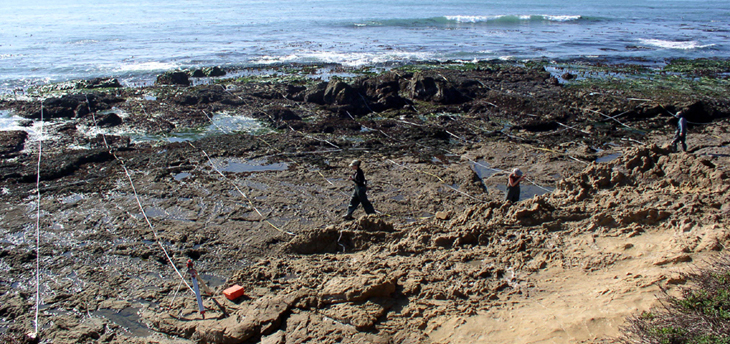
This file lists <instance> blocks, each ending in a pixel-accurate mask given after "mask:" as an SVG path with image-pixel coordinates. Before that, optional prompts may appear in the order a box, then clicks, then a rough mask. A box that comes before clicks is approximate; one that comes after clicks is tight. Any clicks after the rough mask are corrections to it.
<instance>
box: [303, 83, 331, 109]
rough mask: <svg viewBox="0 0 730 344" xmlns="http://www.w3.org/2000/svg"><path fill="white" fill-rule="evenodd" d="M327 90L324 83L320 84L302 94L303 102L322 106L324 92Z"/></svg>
mask: <svg viewBox="0 0 730 344" xmlns="http://www.w3.org/2000/svg"><path fill="white" fill-rule="evenodd" d="M326 89H327V83H326V82H320V83H318V84H316V85H314V86H312V87H310V88H307V90H306V91H305V92H304V101H305V102H308V103H315V104H320V105H323V104H324V91H325V90H326Z"/></svg>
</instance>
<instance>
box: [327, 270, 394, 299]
mask: <svg viewBox="0 0 730 344" xmlns="http://www.w3.org/2000/svg"><path fill="white" fill-rule="evenodd" d="M395 288H396V280H395V278H392V277H388V276H385V275H370V274H362V275H359V276H352V277H334V278H332V279H330V280H329V281H327V283H325V284H324V285H323V286H322V288H321V291H320V294H319V298H320V300H321V302H323V303H325V304H333V303H341V302H360V301H365V300H367V299H370V298H374V297H390V295H391V294H393V293H394V292H395Z"/></svg>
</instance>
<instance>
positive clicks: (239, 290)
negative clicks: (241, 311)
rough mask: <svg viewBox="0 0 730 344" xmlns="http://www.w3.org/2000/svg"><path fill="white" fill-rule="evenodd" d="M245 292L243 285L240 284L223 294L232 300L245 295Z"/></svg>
mask: <svg viewBox="0 0 730 344" xmlns="http://www.w3.org/2000/svg"><path fill="white" fill-rule="evenodd" d="M243 293H244V290H243V287H242V286H240V285H238V284H236V285H234V286H232V287H230V288H228V289H226V290H224V291H223V295H225V296H226V298H227V299H229V300H231V301H233V300H235V299H237V298H239V297H241V296H243Z"/></svg>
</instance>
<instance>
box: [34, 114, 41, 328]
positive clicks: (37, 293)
mask: <svg viewBox="0 0 730 344" xmlns="http://www.w3.org/2000/svg"><path fill="white" fill-rule="evenodd" d="M42 156H43V101H42V100H41V127H40V133H39V135H38V169H37V172H38V173H37V174H36V180H35V189H36V194H37V196H38V197H37V199H38V205H37V206H36V218H35V321H34V324H33V326H34V329H35V332H34V335H35V336H37V335H38V313H39V310H40V303H41V288H40V281H41V277H40V275H41V273H40V272H41V263H40V262H41V251H40V247H41V229H40V228H41V157H42Z"/></svg>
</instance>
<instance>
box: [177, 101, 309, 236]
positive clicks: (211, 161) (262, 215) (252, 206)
mask: <svg viewBox="0 0 730 344" xmlns="http://www.w3.org/2000/svg"><path fill="white" fill-rule="evenodd" d="M203 114H204V115H205V117H207V118H208V120H209V121H210V123H212V124H213V125H214V126H215V127H216V128H218V130H220V131H222V132H223V133H224V134H230V131H228V130H226V129H224V128H222V127H220V126H218V125H217V124H215V122H213V118H211V117H210V116H209V115H208V113H207V112H205V111H203ZM186 142H187V143H188V145H190V147H193V148H194V149H197V150H200V152H202V153H203V155H204V156H205V158H206V159H208V163H210V167H211V168H212V169H213V170H214V171H215V172H216V173H218V174H219V175H220V176H221V177H223V179H224V180H226V181H228V182H229V183H230V184H231V185H233V187H234V188H235V189H236V191H238V193H239V194H240V195H241V196H242V197H243V198H244V199H245V200H246V201H248V204H249V205H250V206H251V208H253V210H254V211H256V213H257V214H259V216H260V217H261V218H262V219H263V221H264V222H266V223H267V224H269V226H271V227H273V228H274V229H276V230H277V231H279V232H281V233H284V234H288V235H291V236H294V235H295V234H294V233H292V232H289V231H284V230H282V229H281V228H279V227H277V226H275V225H274V224H273V223H271V221H269V220H268V219H266V217H265V216H264V214H262V213H261V212H260V211H259V209H258V208H256V206H255V205H254V204H253V201H251V199H250V198H249V197H248V196H247V195H246V193H245V192H243V190H241V188H239V187H238V184H236V183H235V182H233V181H232V180H231V179H229V178H228V177H226V175H225V174H223V172H221V170H220V169H218V167H217V166H216V165H215V163H213V160H212V159H211V158H210V155H208V153H207V152H206V151H205V150H204V149H202V148H198V147H196V146H195V145H194V144H193V143H192V142H190V141H186Z"/></svg>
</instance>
